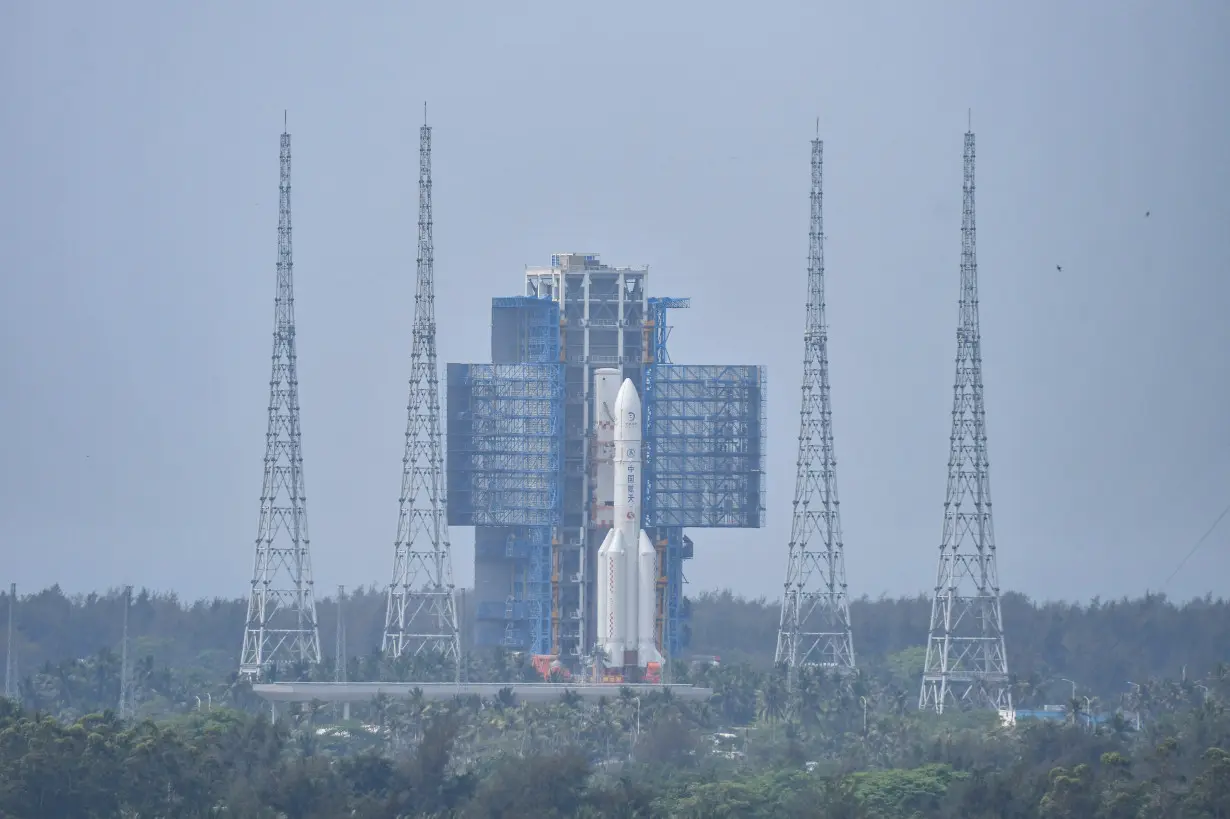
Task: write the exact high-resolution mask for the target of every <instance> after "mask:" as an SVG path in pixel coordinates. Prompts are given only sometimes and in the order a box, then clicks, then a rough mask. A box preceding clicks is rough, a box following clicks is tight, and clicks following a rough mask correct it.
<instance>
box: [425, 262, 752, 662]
mask: <svg viewBox="0 0 1230 819" xmlns="http://www.w3.org/2000/svg"><path fill="white" fill-rule="evenodd" d="M647 283H648V269H646V268H643V267H640V268H633V267H611V266H608V265H605V264H603V263H602V262H601V260H600V259H599V257H598V254H596V253H558V254H553V255H552V256H551V263H550V265H549V266H547V267H529V268H527V269H526V274H525V295H523V296H513V297H508V298H496V299H493V300H492V320H491V361H492V364H490V365H485V364H450V365H449V375H448V384H449V386H448V419H449V422H448V472H449V496H450V504H449V514H450V517H449V522H450V523H451V524H452V525H455V526H474V527H475V535H474V544H475V566H474V578H475V594H476V595H477V599H478V607H477V615H478V616H477V617H476V621H477V622H476V627H475V644H476V645H499V646H503V647H505V648H508V649H511V650H526V651H531V652H533V653H534V654H544V655H551V656H554V657H558V658H559V660H560V661H561V662H562V663H565V664H568V665H570V666H572V667H574V668H575V667H577V666H578V665H579V664H580V663H581V662H582V660H583V659H584V658H585V657H586V656H587V655H588V654H589V652H590V651H591V650H592V648H593V645H594V640H595V639H596V636H597V634H596V628H594V627H593V626H594V624H593V617H594V588H593V587H594V577H593V570H592V567H593V566H595V565H597V564H596V554H597V550H598V546H599V545H600V544H601V542H602V539H603V537H604V536H605V534H606V531H607V530H608V529H609V526H610V523H609V521H607V520H606V519H605V518H604V517H603V515H602V512H601V504H600V503H599V502H598V501H597V500H596V495H595V487H596V470H597V469H601V468H603V465H602V464H600V463H598V461H597V459H596V457H595V452H594V444H595V439H594V431H593V419H592V418H591V413H592V403H593V400H592V399H593V395H592V388H593V380H594V375H595V371H596V370H598V369H601V368H607V367H613V368H616V369H618V370H619V371H620V374H621V375H622V377H624V378H628V379H631V381H632V382H633V384H634V385H636V387H637V389H638V390H639V391H640V392H641V396H642V401H643V405H644V407H645V413H646V415H645V424H646V427H645V430H644V434H645V435H644V440H645V442H646V449H645V456H646V463H645V465H644V468H643V474H644V476H645V481H646V483H645V494H644V497H645V509H644V513H643V514H644V518H643V521H642V526H643V528H644V529H645V530H646V532H647V534H649V536H650V539H651V540H652V542H653V543H654V544H655V545H656V547H657V551H658V556H659V558H658V567H659V571H658V582H657V597H658V606H657V613H656V623H657V634H656V637H657V639H658V645H659V647H660V648H661V649H662V651H663V652H665V654H666V655H667V656H677V655H678V653H679V652H680V651H682V650H683V649H684V648H686V646H687V644H688V637H689V634H690V629H689V627H688V620H689V609H688V605H687V600H686V598H685V597H684V595H683V584H684V582H685V578H684V573H683V561H684V560H687V559H689V558H691V557H692V554H693V550H694V547H693V544H692V541H691V539H690V538H689V537H687V535H685V534H684V527H685V526H695V527H711V526H719V527H742V526H752V527H759V526H762V525H763V522H764V488H763V486H764V483H763V473H764V441H763V438H764V425H763V418H764V389H763V388H764V373H763V371H762V370H761V369H760V368H757V367H722V366H719V367H682V366H675V365H672V364H671V359H670V356H669V354H668V353H667V341H668V339H669V338H670V329H671V328H670V326H669V325H668V324H667V320H666V319H667V314H668V311H669V310H672V309H684V308H688V307H690V306H691V303H690V299H686V298H665V297H655V298H648V297H647V294H646V289H647ZM549 395H550V396H554V397H553V398H550V399H549V398H548V396H549ZM548 405H550V406H548ZM548 440H549V443H548ZM655 447H656V450H655V449H654V448H655ZM654 451H657V452H659V453H660V454H661V460H658V459H656V458H655V456H654V455H653V454H652V453H653V452H654ZM651 487H653V489H651ZM655 502H656V503H657V506H656V507H655ZM655 509H659V510H661V511H660V513H657V512H655Z"/></svg>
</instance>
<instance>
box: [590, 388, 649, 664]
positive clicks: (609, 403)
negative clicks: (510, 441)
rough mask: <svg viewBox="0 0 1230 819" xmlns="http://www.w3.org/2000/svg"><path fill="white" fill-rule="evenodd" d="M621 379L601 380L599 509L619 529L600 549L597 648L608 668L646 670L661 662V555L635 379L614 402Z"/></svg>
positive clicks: (596, 393) (597, 433)
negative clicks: (646, 522)
mask: <svg viewBox="0 0 1230 819" xmlns="http://www.w3.org/2000/svg"><path fill="white" fill-rule="evenodd" d="M618 378H619V371H618V370H611V369H602V370H598V371H596V372H595V373H594V404H595V413H594V435H595V439H596V442H597V445H598V452H597V458H596V459H595V460H596V469H597V474H596V481H595V484H596V485H595V495H596V498H595V499H596V501H597V503H596V504H595V509H596V510H604V509H606V508H609V509H610V510H611V512H610V518H611V524H612V525H611V530H610V531H609V532H607V535H606V538H605V539H604V540H603V541H602V546H601V548H599V549H598V578H597V580H598V585H597V598H598V599H597V604H598V605H597V615H598V645H599V646H601V647H602V649H603V651H604V652H605V653H606V657H607V662H608V664H610V665H613V666H630V665H637V666H640V667H642V668H644V667H645V666H646V665H648V664H649V663H661V662H662V655H661V654H660V653H659V652H658V648H657V645H656V641H655V639H654V619H655V614H656V611H657V594H656V590H657V579H658V555H657V552H655V551H654V548H653V543H651V542H650V540H649V536H648V535H646V534H645V530H644V529H642V528H641V457H642V450H641V397H640V395H638V394H637V392H636V387H635V385H633V383H632V380H631V379H624V382H623V384H622V385H621V386H620V387H619V391H618V393H615V394H614V395H612V392H614V390H613V388H614V385H615V384H616V383H618ZM608 464H609V466H608ZM608 470H609V471H608ZM604 473H606V474H604ZM607 475H610V477H609V478H608V477H607ZM607 492H609V493H610V496H611V497H610V500H609V501H608V500H607V497H606V493H607ZM607 502H609V503H610V506H609V507H606V505H605V504H606V503H607ZM600 514H601V512H600ZM603 522H605V521H603Z"/></svg>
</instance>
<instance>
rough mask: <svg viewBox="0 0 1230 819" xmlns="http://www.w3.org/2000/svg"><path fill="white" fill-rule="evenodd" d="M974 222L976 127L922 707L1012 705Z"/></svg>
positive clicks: (968, 152)
mask: <svg viewBox="0 0 1230 819" xmlns="http://www.w3.org/2000/svg"><path fill="white" fill-rule="evenodd" d="M974 238H975V222H974V134H973V133H972V132H969V133H966V134H965V184H964V206H963V208H962V217H961V300H960V311H959V312H960V318H959V320H958V324H957V375H956V383H955V385H954V386H953V406H952V437H951V441H952V449H951V452H950V454H949V456H948V490H947V495H946V497H945V500H944V535H943V540H942V541H941V543H940V554H939V571H938V572H937V574H936V580H935V598H934V601H933V603H932V606H931V633H930V636H929V637H928V639H927V659H926V664H925V666H924V670H923V678H922V691H921V693H920V694H919V698H918V707H919V708H920V709H928V708H931V709H934V710H935V711H937V712H939V713H943V711H944V707H945V705H948V704H953V705H957V706H959V707H971V706H973V707H991V708H998V709H1010V708H1011V707H1012V697H1011V693H1010V691H1009V688H1008V657H1007V653H1006V652H1005V650H1004V627H1003V619H1002V617H1001V614H1000V604H999V576H998V572H997V570H996V565H995V536H994V531H993V528H992V526H991V483H990V478H989V463H988V461H987V429H986V409H985V406H984V404H983V389H982V340H981V335H980V333H979V329H978V257H977V252H976V251H975V242H974Z"/></svg>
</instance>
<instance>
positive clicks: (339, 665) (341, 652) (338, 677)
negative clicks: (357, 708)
mask: <svg viewBox="0 0 1230 819" xmlns="http://www.w3.org/2000/svg"><path fill="white" fill-rule="evenodd" d="M345 603H346V587H345V586H338V587H337V637H336V640H335V643H336V645H335V646H334V648H333V657H334V659H333V681H334V682H338V683H344V682H346V658H347V656H349V654H348V652H347V651H346V610H345V608H344V606H345ZM333 713H334V718H335V719H336V717H337V712H336V711H334V712H333ZM342 719H343V720H349V719H350V703H348V702H344V703H342Z"/></svg>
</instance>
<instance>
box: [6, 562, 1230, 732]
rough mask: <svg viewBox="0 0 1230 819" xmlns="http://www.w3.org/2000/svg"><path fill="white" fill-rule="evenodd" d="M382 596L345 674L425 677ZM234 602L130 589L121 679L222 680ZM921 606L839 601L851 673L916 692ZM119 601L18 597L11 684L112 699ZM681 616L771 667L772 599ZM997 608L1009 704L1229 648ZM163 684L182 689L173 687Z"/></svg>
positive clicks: (1218, 605)
mask: <svg viewBox="0 0 1230 819" xmlns="http://www.w3.org/2000/svg"><path fill="white" fill-rule="evenodd" d="M459 599H460V600H461V601H462V602H463V606H462V609H463V611H462V616H463V622H464V623H469V624H472V623H473V622H474V604H473V596H472V595H461V596H460V598H459ZM338 602H339V601H338V599H337V598H336V597H328V598H324V599H322V600H321V601H320V602H319V604H318V620H319V626H320V634H321V644H322V646H323V647H324V653H325V655H326V657H325V658H324V659H325V660H326V663H325V664H324V667H322V668H318V669H315V670H312V671H311V672H310V673H311V674H312V675H314V676H315V677H316V678H318V679H333V677H334V668H333V657H332V654H333V651H332V648H333V646H334V637H335V635H336V632H337V624H338V612H339V605H338ZM385 604H386V601H385V593H384V591H383V589H381V588H377V587H375V586H372V587H368V588H359V589H356V590H354V591H353V592H351V593H349V594H347V595H346V596H345V598H344V600H343V601H342V606H341V607H340V610H341V611H342V613H343V617H344V622H345V626H346V629H345V630H346V636H347V645H348V647H349V652H348V657H347V659H346V663H347V677H348V678H349V679H351V680H357V679H380V678H381V676H380V675H384V677H385V678H392V679H399V678H405V674H409V673H411V672H412V671H413V672H415V673H423V674H435V673H436V672H435V671H433V670H431V669H408V668H403V669H400V670H398V669H388V668H382V664H381V661H380V658H379V647H380V637H381V629H382V628H383V625H384V617H385ZM246 605H247V604H246V601H245V600H242V599H224V598H215V599H213V600H199V601H193V602H190V603H185V602H184V601H181V600H180V599H179V598H178V597H177V596H176V595H174V594H166V593H156V592H151V591H148V590H142V591H140V592H138V593H136V594H134V596H133V601H132V607H131V610H130V612H129V633H130V635H131V637H130V656H132V657H133V658H134V666H135V668H134V674H135V675H136V676H137V677H138V678H139V679H140V680H141V681H142V683H143V684H146V683H148V686H149V687H150V688H151V691H154V690H155V689H156V690H157V691H161V692H162V694H160V696H171V697H174V696H178V697H179V700H180V701H183V699H184V698H185V697H186V698H188V701H189V702H195V700H194V699H192V698H193V697H195V696H198V695H200V694H201V692H202V690H212V689H210V686H217V685H220V684H222V683H224V682H227V681H228V680H229V679H230V678H231V677H232V676H233V675H234V672H235V670H236V669H237V667H238V662H239V648H240V644H241V637H242V632H243V627H244V619H245V616H246ZM930 605H931V604H930V600H929V599H928V598H926V597H923V596H918V597H912V598H910V597H905V598H880V599H874V600H873V599H869V598H865V597H864V598H860V599H856V600H854V601H852V602H851V605H850V610H851V619H852V622H853V625H854V641H855V651H856V655H857V659H858V664H859V666H860V668H862V669H864V670H865V671H866V672H867V673H868V674H870V675H871V676H873V677H875V678H877V679H880V680H884V681H891V682H893V683H894V684H896V685H898V686H899V687H901V688H904V689H910V688H914V689H915V694H916V693H917V691H916V687H917V685H918V675H919V674H920V673H921V670H922V666H923V655H924V651H925V649H924V645H925V642H926V636H927V626H928V622H929V617H930ZM122 606H123V595H122V592H121V591H119V590H114V591H111V592H109V593H104V594H89V595H73V596H70V595H66V594H64V593H63V591H61V589H60V588H59V587H57V586H53V587H51V588H48V589H44V590H42V591H39V592H37V593H35V594H30V595H27V596H24V597H21V598H20V601H19V603H18V606H17V617H16V623H15V632H14V656H15V660H16V669H17V676H18V678H19V679H20V680H21V681H22V683H23V685H25V686H26V688H27V689H29V690H31V691H32V692H38V691H40V690H42V691H44V693H47V692H46V691H45V689H57V687H58V688H61V689H64V692H63V693H64V696H66V697H69V698H72V699H75V700H79V701H80V707H82V708H87V709H88V708H90V707H94V706H101V705H104V704H107V703H112V702H114V701H115V697H118V656H119V653H120V652H119V647H120V639H121V628H122V625H121V624H122V620H123V618H122ZM7 609H8V595H7V594H6V593H0V612H5V611H7ZM691 612H692V619H691V645H690V647H689V653H690V654H694V655H716V656H718V657H719V658H720V659H721V661H722V662H723V663H724V664H726V665H743V664H746V665H747V666H749V667H751V668H752V669H755V670H758V671H765V670H767V669H769V668H771V667H772V665H773V651H774V646H775V644H776V635H777V628H778V622H779V617H780V606H779V604H778V603H777V602H776V601H768V600H765V599H763V598H761V599H747V598H743V597H739V596H737V595H735V594H733V593H731V592H730V591H721V592H703V593H700V594H698V595H695V596H693V598H692V600H691ZM1003 614H1004V622H1005V624H1006V629H1007V644H1008V661H1009V668H1010V670H1011V671H1012V672H1013V676H1014V678H1016V679H1017V680H1020V681H1025V682H1028V683H1029V685H1026V686H1024V687H1023V688H1022V692H1023V693H1025V694H1027V696H1026V698H1025V699H1024V700H1020V701H1021V702H1027V701H1028V702H1033V701H1037V702H1051V703H1062V702H1064V701H1066V699H1067V698H1068V695H1069V694H1070V691H1069V688H1070V683H1068V682H1065V681H1064V680H1072V681H1076V684H1077V685H1078V688H1079V690H1080V694H1081V695H1084V696H1096V697H1099V698H1101V699H1102V700H1103V701H1107V702H1109V701H1111V700H1113V699H1114V698H1116V697H1119V696H1121V695H1123V694H1125V693H1129V692H1130V690H1134V687H1133V686H1132V685H1129V683H1134V684H1137V685H1139V684H1146V683H1148V681H1149V680H1152V679H1161V678H1166V677H1174V678H1180V679H1181V678H1182V677H1184V676H1187V677H1190V678H1192V679H1196V678H1199V677H1202V676H1205V675H1206V674H1208V673H1209V672H1210V671H1211V670H1212V669H1213V667H1214V666H1215V665H1216V664H1217V663H1218V662H1220V661H1222V660H1224V659H1226V658H1225V647H1226V646H1227V645H1230V603H1228V602H1227V601H1224V600H1220V599H1213V598H1211V597H1209V598H1204V599H1196V600H1191V601H1188V602H1186V603H1182V604H1177V603H1175V602H1173V601H1170V600H1168V599H1167V598H1166V597H1165V596H1164V595H1160V594H1149V595H1145V596H1143V597H1140V598H1135V599H1122V600H1115V601H1101V600H1094V601H1092V602H1090V603H1088V604H1083V605H1078V604H1071V603H1063V602H1046V603H1038V602H1034V601H1031V600H1030V599H1029V598H1027V597H1025V596H1024V595H1020V594H1016V593H1007V594H1005V595H1004V597H1003ZM469 633H470V629H468V628H465V629H463V652H464V654H465V655H466V658H467V665H468V666H470V667H469V668H467V674H468V675H471V676H468V678H469V679H472V680H475V681H477V680H478V679H480V677H479V676H472V675H482V674H484V673H486V672H485V671H484V668H487V667H489V666H491V665H492V663H495V665H496V669H495V671H493V672H491V673H489V674H487V676H485V677H482V679H488V680H494V681H498V680H501V679H506V678H507V679H510V680H511V679H515V677H506V676H500V675H501V674H504V672H503V671H502V670H500V668H501V667H502V666H503V665H507V664H509V663H510V662H512V660H509V659H508V658H507V657H505V658H503V659H500V660H495V659H493V656H494V654H496V653H498V652H492V651H491V650H489V649H480V648H476V647H474V646H472V645H471V644H470V643H469V640H468V639H466V638H468V636H469ZM4 651H5V646H3V645H0V654H3V653H4ZM674 659H676V660H682V659H686V657H683V658H674ZM522 664H523V665H524V661H522ZM83 665H89V666H91V668H90V672H89V673H91V674H93V675H94V681H93V682H92V683H90V684H86V683H84V682H82V681H80V680H77V679H75V678H76V677H80V676H81V675H82V674H83V673H85V672H84V670H83V668H82V667H83ZM488 671H490V669H489V668H488ZM307 673H309V672H308V671H306V670H305V671H303V672H302V674H300V675H299V676H303V675H304V674H307ZM510 673H511V672H510ZM518 673H520V672H518ZM493 675H494V676H493ZM414 678H415V679H423V680H426V679H428V677H414ZM448 678H449V677H445V679H448ZM105 680H111V682H105ZM90 685H92V686H93V689H94V690H93V693H91V692H90ZM177 688H178V689H182V690H180V691H178V693H177V692H176V689H177ZM112 689H114V690H112ZM188 692H191V693H188ZM113 694H114V695H115V697H113V696H112V695H113ZM90 697H94V699H90ZM31 704H32V705H33V704H34V703H31ZM79 713H80V712H79Z"/></svg>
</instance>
